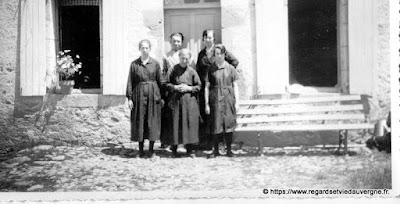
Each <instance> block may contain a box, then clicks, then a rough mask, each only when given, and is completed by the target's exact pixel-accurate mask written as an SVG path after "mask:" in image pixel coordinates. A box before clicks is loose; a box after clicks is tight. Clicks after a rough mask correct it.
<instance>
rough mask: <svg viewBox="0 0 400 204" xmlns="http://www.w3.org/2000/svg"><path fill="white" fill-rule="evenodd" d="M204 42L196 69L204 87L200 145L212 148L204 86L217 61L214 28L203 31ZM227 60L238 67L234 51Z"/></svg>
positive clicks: (200, 103)
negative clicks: (211, 68)
mask: <svg viewBox="0 0 400 204" xmlns="http://www.w3.org/2000/svg"><path fill="white" fill-rule="evenodd" d="M202 36H203V42H204V44H205V47H204V49H203V50H201V51H200V53H199V55H198V58H197V64H196V71H197V73H198V74H199V77H200V80H201V83H202V87H201V90H200V93H199V105H200V114H201V118H202V119H203V120H202V123H201V124H200V145H201V146H203V147H205V149H207V150H211V148H212V146H211V143H212V142H211V140H212V138H211V136H210V135H209V130H208V129H209V125H208V124H207V123H208V120H209V119H208V116H207V114H206V113H205V111H204V107H205V101H204V87H205V82H204V79H205V77H206V73H207V71H208V70H209V69H210V67H211V65H212V64H213V63H214V62H215V59H214V47H215V38H214V36H215V34H214V30H204V31H203V35H202ZM225 61H226V62H228V63H229V64H231V65H232V66H233V67H235V68H236V67H237V66H238V65H239V61H238V60H237V59H236V57H235V56H233V54H232V53H230V52H228V51H226V54H225Z"/></svg>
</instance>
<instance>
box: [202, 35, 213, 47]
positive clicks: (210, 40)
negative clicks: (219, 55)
mask: <svg viewBox="0 0 400 204" xmlns="http://www.w3.org/2000/svg"><path fill="white" fill-rule="evenodd" d="M203 41H204V44H205V45H206V47H211V46H212V45H213V44H214V33H213V32H208V33H207V35H206V36H204V37H203Z"/></svg>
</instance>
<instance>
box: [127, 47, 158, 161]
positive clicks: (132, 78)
mask: <svg viewBox="0 0 400 204" xmlns="http://www.w3.org/2000/svg"><path fill="white" fill-rule="evenodd" d="M139 50H140V52H141V56H140V57H139V58H138V59H136V60H135V61H133V62H132V63H131V67H130V71H129V77H128V84H127V88H126V97H127V98H128V105H129V108H130V109H131V140H132V141H138V142H139V157H144V156H145V153H144V151H143V146H144V143H143V142H144V140H145V139H148V140H149V141H150V145H149V156H150V157H152V156H155V154H154V151H153V147H154V142H155V141H156V140H159V139H160V128H161V107H162V104H163V101H162V99H161V95H160V86H161V73H160V72H161V69H160V64H159V63H158V62H157V61H156V60H154V59H153V58H151V57H150V56H149V52H150V50H151V44H150V41H149V40H142V41H140V42H139Z"/></svg>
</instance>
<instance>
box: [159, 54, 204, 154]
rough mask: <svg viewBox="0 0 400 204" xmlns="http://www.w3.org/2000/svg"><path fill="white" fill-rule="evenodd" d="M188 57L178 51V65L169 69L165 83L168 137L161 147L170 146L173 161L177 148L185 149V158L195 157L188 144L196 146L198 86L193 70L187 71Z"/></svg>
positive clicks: (197, 79) (199, 83)
mask: <svg viewBox="0 0 400 204" xmlns="http://www.w3.org/2000/svg"><path fill="white" fill-rule="evenodd" d="M190 57H191V54H190V51H189V50H188V49H186V48H184V49H181V50H180V51H179V59H180V62H179V64H177V65H175V66H174V67H173V70H172V72H171V74H170V76H169V80H168V82H167V85H166V86H167V88H168V90H169V91H170V92H171V96H170V98H169V101H168V107H169V108H170V110H171V112H170V113H171V117H170V118H171V119H172V123H170V124H171V125H170V128H169V130H170V134H168V135H170V137H169V138H168V140H167V141H163V143H166V144H169V145H172V152H173V156H174V157H179V155H178V154H177V146H178V144H184V145H186V150H187V154H188V155H190V156H195V154H194V153H193V152H192V150H193V149H192V144H195V143H198V142H199V136H198V131H199V118H200V113H199V106H198V104H197V94H198V92H199V91H200V87H201V82H200V78H199V76H198V75H197V72H196V70H194V69H193V68H192V67H190V66H189V65H188V64H189V60H190Z"/></svg>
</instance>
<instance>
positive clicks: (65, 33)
mask: <svg viewBox="0 0 400 204" xmlns="http://www.w3.org/2000/svg"><path fill="white" fill-rule="evenodd" d="M59 13H60V39H61V46H60V47H61V50H71V54H72V55H75V54H78V55H79V56H80V61H81V62H82V68H81V69H80V70H81V72H80V73H76V74H75V75H74V76H73V79H74V80H75V87H74V88H100V29H99V6H60V9H59Z"/></svg>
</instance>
